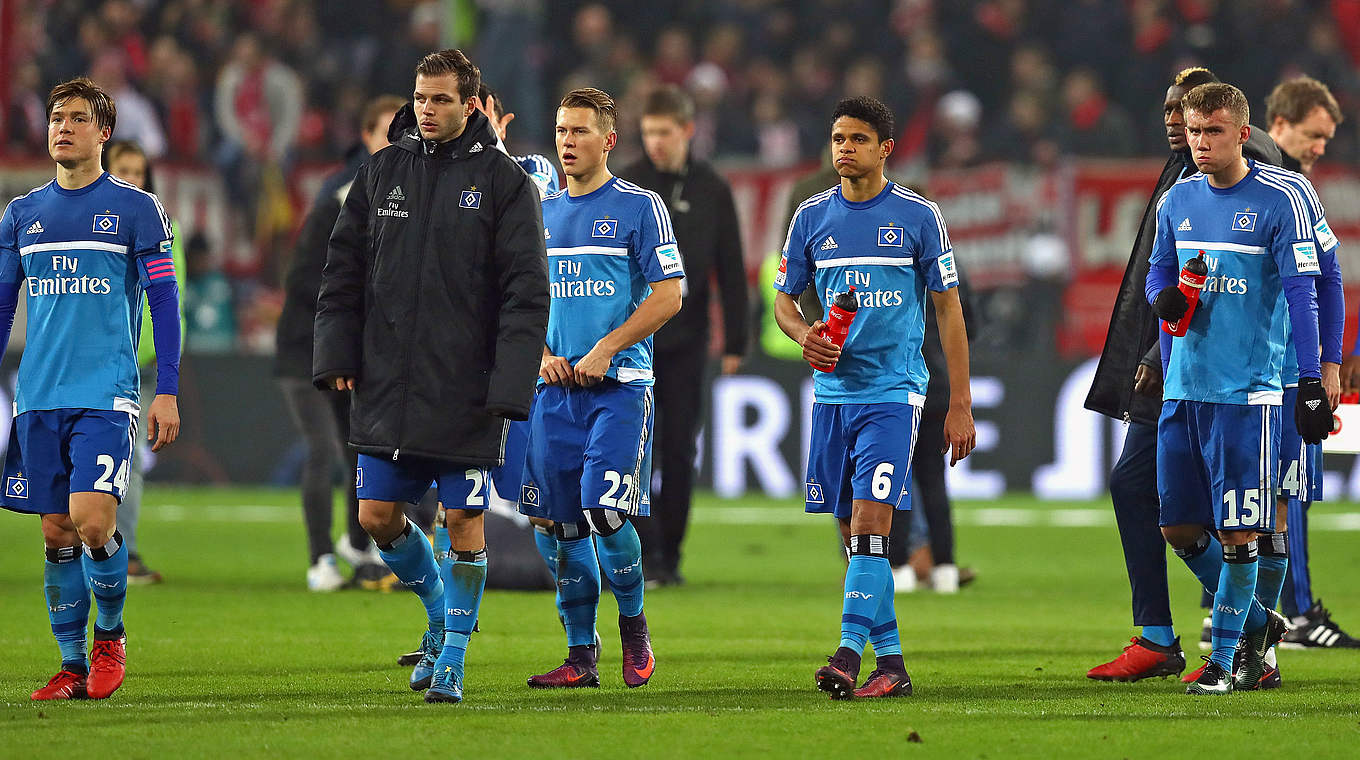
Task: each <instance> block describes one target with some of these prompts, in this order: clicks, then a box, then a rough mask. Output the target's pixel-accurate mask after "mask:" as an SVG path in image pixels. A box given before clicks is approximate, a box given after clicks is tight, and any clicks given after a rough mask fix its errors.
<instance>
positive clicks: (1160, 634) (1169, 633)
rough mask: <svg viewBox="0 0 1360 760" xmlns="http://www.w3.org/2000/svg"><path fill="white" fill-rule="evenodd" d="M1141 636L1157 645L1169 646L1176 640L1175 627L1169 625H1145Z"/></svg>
mask: <svg viewBox="0 0 1360 760" xmlns="http://www.w3.org/2000/svg"><path fill="white" fill-rule="evenodd" d="M1143 638H1145V639H1147V640H1148V641H1151V642H1152V643H1154V644H1157V645H1158V646H1164V647H1169V646H1171V645H1172V644H1173V643H1175V641H1176V629H1175V628H1172V627H1171V626H1169V625H1145V626H1143Z"/></svg>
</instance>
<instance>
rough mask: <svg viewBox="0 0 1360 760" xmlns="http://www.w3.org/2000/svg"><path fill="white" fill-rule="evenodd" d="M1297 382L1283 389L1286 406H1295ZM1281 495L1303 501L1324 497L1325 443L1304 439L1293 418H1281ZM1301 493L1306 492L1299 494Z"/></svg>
mask: <svg viewBox="0 0 1360 760" xmlns="http://www.w3.org/2000/svg"><path fill="white" fill-rule="evenodd" d="M1298 397H1299V389H1298V386H1295V387H1293V388H1285V389H1284V401H1283V402H1282V403H1281V404H1280V409H1281V415H1283V410H1285V409H1289V410H1292V409H1293V408H1294V403H1295V401H1296V400H1297V399H1298ZM1278 472H1279V473H1280V484H1279V485H1280V495H1281V496H1287V497H1289V498H1291V499H1299V500H1300V501H1307V502H1318V501H1322V444H1320V443H1304V442H1303V438H1301V437H1300V436H1299V429H1298V428H1297V427H1295V426H1294V420H1292V419H1289V420H1283V419H1282V420H1281V421H1280V469H1279V471H1278ZM1300 494H1303V495H1302V496H1300Z"/></svg>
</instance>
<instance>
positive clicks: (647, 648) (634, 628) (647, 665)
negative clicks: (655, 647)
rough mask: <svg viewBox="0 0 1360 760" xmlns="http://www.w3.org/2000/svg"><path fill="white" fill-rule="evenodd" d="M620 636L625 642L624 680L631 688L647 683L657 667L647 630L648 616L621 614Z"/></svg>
mask: <svg viewBox="0 0 1360 760" xmlns="http://www.w3.org/2000/svg"><path fill="white" fill-rule="evenodd" d="M619 638H620V639H621V640H622V642H623V682H624V684H626V685H627V686H628V688H630V689H636V688H637V687H639V686H641V685H643V684H645V683H647V679H649V678H651V677H652V671H653V670H655V669H656V658H655V657H653V656H652V639H651V636H650V634H649V633H648V632H647V616H646V615H643V614H640V613H639V614H638V616H637V617H635V618H626V617H624V616H623V615H619Z"/></svg>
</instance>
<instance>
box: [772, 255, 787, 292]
mask: <svg viewBox="0 0 1360 760" xmlns="http://www.w3.org/2000/svg"><path fill="white" fill-rule="evenodd" d="M788 281H789V257H788V256H780V257H779V271H778V272H776V273H775V276H774V284H775V285H778V286H780V287H783V285H784V283H786V282H788Z"/></svg>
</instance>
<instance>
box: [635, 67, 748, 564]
mask: <svg viewBox="0 0 1360 760" xmlns="http://www.w3.org/2000/svg"><path fill="white" fill-rule="evenodd" d="M641 121H642V140H643V144H644V146H645V149H646V156H645V157H644V158H643V159H642V160H641V161H638V162H637V163H635V164H632V165H631V166H627V167H625V168H624V169H622V170H621V171H620V172H619V176H620V177H622V178H623V179H626V180H629V181H631V182H634V183H636V184H638V185H641V186H642V187H644V188H647V189H648V190H651V191H653V192H655V193H656V194H658V195H660V196H661V199H662V200H663V201H665V203H666V208H667V210H668V211H670V217H671V222H672V224H673V225H674V227H675V239H676V242H678V243H679V244H680V251H681V252H682V255H683V256H684V259H685V274H686V277H685V280H686V282H687V283H688V288H689V291H688V293H686V295H685V299H684V303H683V305H682V306H681V307H680V312H679V313H678V314H676V315H675V316H674V317H671V319H670V321H669V322H667V323H666V324H665V325H663V326H662V327H661V329H659V330H657V332H656V335H655V337H654V338H653V341H654V343H653V351H654V363H655V373H656V390H655V393H656V408H657V418H656V436H655V438H656V440H657V442H658V445H659V447H660V454H659V460H658V461H659V463H660V466H661V487H660V490H659V491H658V492H656V493H653V495H652V504H653V507H652V516H651V517H648V518H646V519H638V518H634V519H635V520H636V522H637V523H638V527H639V533H640V534H641V537H642V541H643V551H644V556H645V557H646V560H645V562H644V569H645V574H644V577H645V578H646V579H647V583H648V585H649V586H651V585H660V586H669V585H678V584H681V583H683V582H684V577H683V576H682V575H681V574H680V546H681V544H682V543H683V542H684V538H685V528H686V526H687V524H688V522H689V509H690V501H691V499H692V497H693V494H694V457H695V446H696V437H697V436H698V432H699V423H700V420H701V419H702V418H703V414H702V412H703V397H704V390H705V384H704V383H703V382H702V380H701V379H702V378H704V377H705V376H706V367H707V364H708V336H709V332H710V329H711V328H710V326H709V310H710V303H709V288H710V281H711V280H714V279H716V281H717V284H718V304H719V307H720V311H721V313H722V315H723V346H722V360H721V366H720V371H721V372H722V374H724V375H731V374H734V373H735V372H736V371H737V368H738V367H739V366H740V365H741V358H742V356H743V355H744V354H745V353H746V343H747V318H748V315H749V307H748V305H747V303H748V294H747V283H746V271H745V268H744V266H743V264H742V252H741V229H740V225H739V224H738V221H737V208H736V205H735V204H734V203H733V201H732V190H731V188H729V187H728V186H727V183H726V182H725V181H724V180H723V178H722V176H721V175H719V174H718V172H717V171H716V170H715V169H714V168H713V167H712V166H711V165H709V164H708V163H706V162H703V161H699V160H697V159H695V158H694V157H693V156H691V155H690V145H689V142H690V138H692V137H693V136H694V103H693V101H691V100H690V99H689V97H687V96H686V95H685V94H684V92H683V91H681V90H680V89H679V88H677V87H673V86H672V87H663V88H661V89H659V90H657V91H656V92H654V93H652V95H651V96H650V97H648V98H647V104H646V106H645V107H644V109H643V113H642V119H641Z"/></svg>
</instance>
